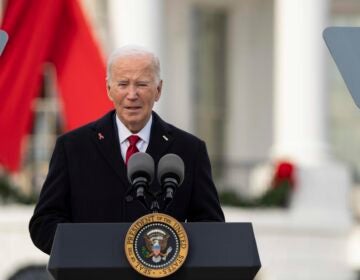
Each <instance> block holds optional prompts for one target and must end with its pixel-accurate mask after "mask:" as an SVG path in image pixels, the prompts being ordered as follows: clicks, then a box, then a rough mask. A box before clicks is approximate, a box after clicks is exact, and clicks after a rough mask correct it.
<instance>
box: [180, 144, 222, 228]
mask: <svg viewBox="0 0 360 280" xmlns="http://www.w3.org/2000/svg"><path fill="white" fill-rule="evenodd" d="M196 158H197V161H196V164H195V173H194V179H193V180H194V181H193V190H192V196H191V202H190V213H189V216H188V219H187V221H188V222H210V221H215V222H224V221H225V218H224V213H223V211H222V209H221V207H220V202H219V197H218V194H217V191H216V188H215V184H214V182H213V179H212V174H211V165H210V160H209V156H208V153H207V150H206V146H205V143H204V142H203V141H201V142H200V145H199V149H198V153H197V157H196Z"/></svg>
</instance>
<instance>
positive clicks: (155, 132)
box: [146, 112, 174, 165]
mask: <svg viewBox="0 0 360 280" xmlns="http://www.w3.org/2000/svg"><path fill="white" fill-rule="evenodd" d="M173 140H174V137H173V134H172V129H171V127H170V126H169V125H168V124H167V123H166V122H164V121H163V120H162V119H161V118H160V117H159V116H158V115H157V114H156V113H155V112H153V124H152V127H151V134H150V142H149V145H148V147H147V149H146V152H147V153H148V154H149V155H151V156H152V157H153V159H154V161H155V165H157V164H158V162H159V160H160V158H161V157H162V156H163V155H164V154H165V153H166V151H167V150H168V148H169V147H170V145H171V143H172V141H173Z"/></svg>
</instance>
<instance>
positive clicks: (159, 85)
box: [155, 80, 163, 101]
mask: <svg viewBox="0 0 360 280" xmlns="http://www.w3.org/2000/svg"><path fill="white" fill-rule="evenodd" d="M162 85H163V80H160V82H159V84H158V85H157V87H156V90H157V92H156V96H155V101H158V100H159V99H160V96H161V92H162Z"/></svg>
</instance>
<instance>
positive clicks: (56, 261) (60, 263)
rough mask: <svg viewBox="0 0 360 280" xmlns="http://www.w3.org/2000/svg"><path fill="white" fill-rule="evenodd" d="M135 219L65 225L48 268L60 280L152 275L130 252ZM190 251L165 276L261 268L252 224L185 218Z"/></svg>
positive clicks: (243, 277) (251, 273)
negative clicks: (136, 265)
mask: <svg viewBox="0 0 360 280" xmlns="http://www.w3.org/2000/svg"><path fill="white" fill-rule="evenodd" d="M130 226H131V224H130V223H91V224H90V223H89V224H86V223H81V224H74V223H73V224H71V223H69V224H59V225H58V227H57V231H56V234H55V239H54V242H53V246H52V250H51V255H50V260H49V264H48V270H49V272H50V274H51V275H52V276H53V277H54V278H55V279H56V280H62V279H66V280H81V279H86V280H92V279H96V280H99V279H101V280H112V279H114V280H115V279H116V280H122V279H149V278H146V277H145V276H141V275H140V274H138V273H137V272H136V271H135V270H133V269H132V268H131V267H130V266H129V263H128V261H127V259H126V257H125V251H124V240H125V235H126V232H127V230H128V229H129V227H130ZM183 227H184V228H185V230H186V232H187V235H188V239H189V252H188V256H187V259H186V261H185V263H184V265H183V266H182V267H181V268H180V269H179V270H178V271H176V272H175V273H174V274H172V275H170V276H168V277H166V278H165V279H182V280H186V279H197V280H199V279H206V280H211V279H214V280H215V279H216V280H218V279H224V280H226V279H229V280H230V279H238V280H247V279H253V278H254V277H255V275H256V273H257V272H258V271H259V269H260V267H261V263H260V259H259V254H258V250H257V246H256V241H255V237H254V232H253V228H252V225H251V223H184V224H183Z"/></svg>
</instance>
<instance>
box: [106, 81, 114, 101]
mask: <svg viewBox="0 0 360 280" xmlns="http://www.w3.org/2000/svg"><path fill="white" fill-rule="evenodd" d="M106 93H107V96H108V98H109V99H110V100H111V101H114V100H113V98H112V96H111V93H110V85H109V84H108V83H106Z"/></svg>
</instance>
